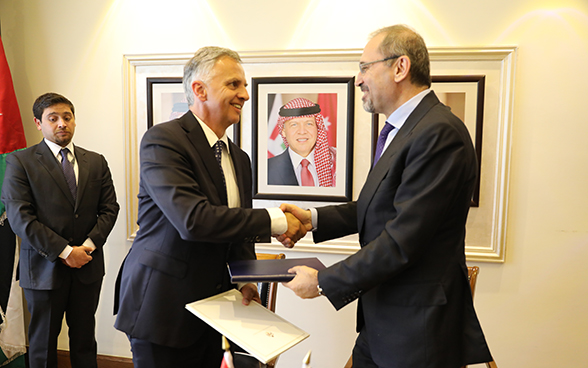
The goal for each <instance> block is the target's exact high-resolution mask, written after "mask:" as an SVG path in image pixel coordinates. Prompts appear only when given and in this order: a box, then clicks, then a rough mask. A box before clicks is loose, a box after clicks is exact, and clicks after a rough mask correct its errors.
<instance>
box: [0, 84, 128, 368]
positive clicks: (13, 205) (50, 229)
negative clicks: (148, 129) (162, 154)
mask: <svg viewBox="0 0 588 368" xmlns="http://www.w3.org/2000/svg"><path fill="white" fill-rule="evenodd" d="M33 114H34V116H35V124H36V125H37V129H38V130H40V131H41V132H42V133H43V136H44V139H43V140H42V141H41V143H39V144H37V145H35V146H32V147H30V148H28V149H26V150H23V151H19V152H14V153H12V154H10V155H9V156H8V157H7V159H6V162H7V166H6V177H5V179H4V186H3V188H2V201H3V202H4V204H5V205H6V211H7V215H8V219H9V220H10V224H11V225H12V228H13V229H14V232H15V233H16V234H17V235H18V236H19V237H20V238H21V239H22V244H21V250H20V264H19V270H20V272H19V278H20V286H21V287H22V288H23V289H24V294H25V298H26V300H27V305H28V309H29V312H30V314H31V321H30V324H29V366H30V367H31V368H41V367H43V368H47V367H52V368H56V367H57V337H58V335H59V332H60V330H61V324H62V320H63V316H64V314H65V318H66V321H67V325H68V327H69V338H70V341H69V346H70V357H71V365H72V367H74V368H91V367H96V352H97V346H96V340H95V336H94V330H95V317H94V314H95V313H96V308H97V307H98V299H99V295H100V288H101V286H102V279H103V277H104V253H103V250H102V247H103V246H104V244H105V243H106V237H107V236H108V234H109V233H110V231H111V230H112V228H113V226H114V223H115V221H116V217H117V215H118V211H119V205H118V203H117V202H116V194H115V191H114V185H113V183H112V179H111V175H110V170H109V168H108V165H107V163H106V160H105V159H104V157H103V156H102V155H100V154H98V153H95V152H90V151H87V150H85V149H83V148H81V147H78V146H75V145H74V144H73V142H72V138H73V135H74V131H75V127H76V122H75V112H74V106H73V104H72V103H71V102H70V101H69V100H68V99H67V98H65V97H63V96H61V95H58V94H56V93H46V94H44V95H42V96H40V97H39V98H37V100H36V101H35V103H34V105H33Z"/></svg>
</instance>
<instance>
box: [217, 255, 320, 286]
mask: <svg viewBox="0 0 588 368" xmlns="http://www.w3.org/2000/svg"><path fill="white" fill-rule="evenodd" d="M227 266H228V267H229V274H230V275H231V282H232V283H237V282H288V281H290V280H292V279H293V278H294V276H295V274H293V273H288V270H289V269H290V268H292V267H294V266H308V267H312V268H314V269H315V270H319V271H320V270H323V269H325V265H324V264H323V263H322V262H321V261H320V260H319V259H318V258H316V257H313V258H287V259H260V260H255V259H252V260H241V261H231V262H229V263H227Z"/></svg>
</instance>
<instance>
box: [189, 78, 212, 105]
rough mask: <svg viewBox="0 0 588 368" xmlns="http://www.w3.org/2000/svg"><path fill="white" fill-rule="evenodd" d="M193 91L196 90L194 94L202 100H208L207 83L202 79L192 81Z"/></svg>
mask: <svg viewBox="0 0 588 368" xmlns="http://www.w3.org/2000/svg"><path fill="white" fill-rule="evenodd" d="M192 92H194V96H196V98H197V99H199V100H200V101H206V100H207V98H208V94H207V91H206V85H205V84H204V82H203V81H201V80H195V81H194V82H192Z"/></svg>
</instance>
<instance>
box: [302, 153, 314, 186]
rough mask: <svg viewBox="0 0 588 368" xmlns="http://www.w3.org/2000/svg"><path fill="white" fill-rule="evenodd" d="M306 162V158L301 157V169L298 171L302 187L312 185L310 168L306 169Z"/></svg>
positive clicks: (307, 163)
mask: <svg viewBox="0 0 588 368" xmlns="http://www.w3.org/2000/svg"><path fill="white" fill-rule="evenodd" d="M309 164H310V162H308V160H307V159H302V161H300V165H302V170H301V171H300V181H301V184H302V186H303V187H314V179H313V178H312V174H311V173H310V170H308V165H309Z"/></svg>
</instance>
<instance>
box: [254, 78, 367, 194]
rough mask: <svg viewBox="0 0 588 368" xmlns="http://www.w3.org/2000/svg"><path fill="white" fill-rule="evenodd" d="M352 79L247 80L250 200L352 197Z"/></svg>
mask: <svg viewBox="0 0 588 368" xmlns="http://www.w3.org/2000/svg"><path fill="white" fill-rule="evenodd" d="M354 80H355V78H354V77H266V78H252V80H251V100H252V145H251V146H252V163H253V198H255V199H279V200H297V201H328V202H346V201H350V200H351V197H352V191H351V186H352V184H351V183H352V167H353V116H354V85H353V83H354ZM305 175H307V176H306V177H305Z"/></svg>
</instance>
